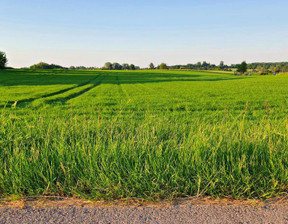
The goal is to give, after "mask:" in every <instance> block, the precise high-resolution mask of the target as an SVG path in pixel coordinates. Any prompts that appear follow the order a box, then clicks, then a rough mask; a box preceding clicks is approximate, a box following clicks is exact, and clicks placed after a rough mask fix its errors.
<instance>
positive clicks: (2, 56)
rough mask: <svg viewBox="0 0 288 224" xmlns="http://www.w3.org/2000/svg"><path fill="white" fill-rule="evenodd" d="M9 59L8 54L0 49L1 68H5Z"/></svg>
mask: <svg viewBox="0 0 288 224" xmlns="http://www.w3.org/2000/svg"><path fill="white" fill-rule="evenodd" d="M7 62H8V60H7V57H6V54H5V53H4V52H2V51H0V69H3V68H5V67H6V64H7Z"/></svg>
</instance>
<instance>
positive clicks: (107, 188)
mask: <svg viewBox="0 0 288 224" xmlns="http://www.w3.org/2000/svg"><path fill="white" fill-rule="evenodd" d="M287 87H288V76H287V75H279V76H234V75H232V74H230V73H221V72H218V73H213V72H204V71H176V70H175V71H164V70H163V71H161V70H158V71H157V70H147V71H71V70H3V71H0V93H1V94H0V155H1V157H0V194H1V195H2V196H11V195H62V196H79V197H83V198H96V199H118V198H144V199H161V198H168V199H169V198H176V197H185V196H212V197H229V198H241V199H243V198H260V199H266V198H270V197H273V196H278V195H282V194H285V193H288V192H287V191H288V190H287V189H288V170H287V166H288V151H287V148H288V147H287V146H288V143H287V138H288V117H287V112H288V98H287V96H288V89H287Z"/></svg>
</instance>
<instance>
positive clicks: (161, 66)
mask: <svg viewBox="0 0 288 224" xmlns="http://www.w3.org/2000/svg"><path fill="white" fill-rule="evenodd" d="M167 68H168V67H167V65H166V64H165V63H161V64H160V65H159V69H167Z"/></svg>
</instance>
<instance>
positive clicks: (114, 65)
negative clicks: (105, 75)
mask: <svg viewBox="0 0 288 224" xmlns="http://www.w3.org/2000/svg"><path fill="white" fill-rule="evenodd" d="M111 67H112V69H113V70H121V69H122V66H121V65H120V64H119V63H117V62H114V63H113V64H112V66H111Z"/></svg>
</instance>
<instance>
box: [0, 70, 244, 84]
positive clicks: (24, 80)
mask: <svg viewBox="0 0 288 224" xmlns="http://www.w3.org/2000/svg"><path fill="white" fill-rule="evenodd" d="M108 74H109V75H108ZM98 75H104V76H107V77H105V78H104V79H103V80H102V84H115V85H117V84H119V82H120V83H121V84H135V83H159V82H200V81H201V82H203V81H225V80H237V79H243V77H235V76H232V75H230V74H218V73H217V74H215V73H209V72H207V73H206V72H199V74H197V73H196V72H193V73H189V72H178V71H167V72H166V71H74V70H72V71H71V70H4V71H0V86H21V85H31V86H32V85H33V86H41V85H71V84H77V85H85V83H87V82H89V80H91V79H93V78H95V76H98Z"/></svg>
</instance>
